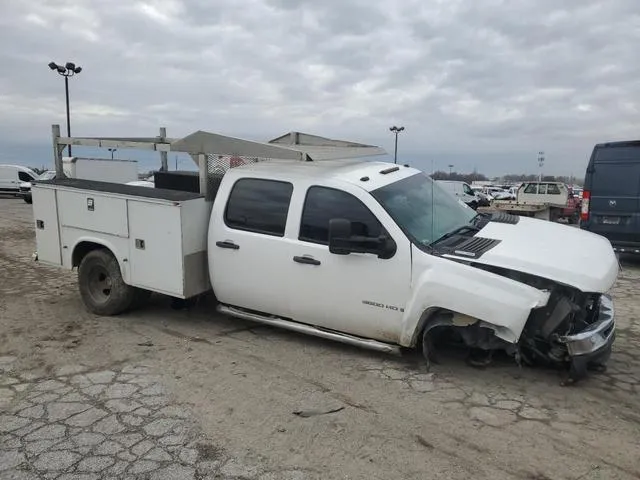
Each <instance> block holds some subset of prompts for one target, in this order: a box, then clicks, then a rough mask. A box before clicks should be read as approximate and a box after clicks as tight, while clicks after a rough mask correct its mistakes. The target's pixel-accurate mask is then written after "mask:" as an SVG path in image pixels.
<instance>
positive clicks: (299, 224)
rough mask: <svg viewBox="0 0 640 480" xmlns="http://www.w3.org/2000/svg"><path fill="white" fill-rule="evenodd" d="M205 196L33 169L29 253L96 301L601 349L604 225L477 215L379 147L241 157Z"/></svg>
mask: <svg viewBox="0 0 640 480" xmlns="http://www.w3.org/2000/svg"><path fill="white" fill-rule="evenodd" d="M213 196H214V199H213V201H208V200H207V197H206V196H203V195H200V194H198V193H192V192H180V191H174V190H165V189H157V188H154V189H151V188H144V187H136V186H130V185H118V184H113V183H101V182H89V181H84V180H77V179H56V180H54V181H53V182H46V183H35V184H34V186H33V200H34V201H33V204H34V223H35V226H36V230H35V232H36V240H37V248H38V250H37V257H38V259H39V261H41V262H44V263H47V264H50V265H57V266H60V267H64V268H67V269H73V268H76V267H78V286H79V290H80V295H81V297H82V299H83V302H84V304H85V305H86V307H87V309H88V310H90V311H91V312H93V313H95V314H98V315H116V314H119V313H121V312H124V311H126V310H127V309H130V308H132V307H133V306H134V305H139V304H140V300H141V299H142V298H144V296H145V294H148V292H150V291H154V292H158V293H161V294H165V295H170V296H172V297H175V298H178V299H188V298H194V297H195V296H197V295H199V294H201V293H203V292H206V291H209V290H213V293H214V296H215V298H216V300H217V301H218V302H219V303H218V307H217V309H218V311H219V312H221V313H223V314H226V315H229V316H232V317H236V318H241V319H245V320H251V321H254V322H260V323H263V324H266V325H272V326H276V327H280V328H286V329H290V330H294V331H297V332H301V333H306V334H310V335H315V336H319V337H323V338H327V339H332V340H338V341H342V342H345V343H349V344H352V345H358V346H363V347H369V348H375V349H378V350H381V351H386V352H391V351H395V352H397V351H398V350H399V347H407V348H417V349H418V350H419V351H421V352H423V354H424V355H425V357H426V358H427V360H428V359H430V358H432V356H433V352H434V349H436V348H437V346H438V345H440V343H439V339H444V338H457V339H459V340H460V341H461V342H462V343H463V344H465V345H466V346H467V347H468V348H469V349H470V350H471V351H477V350H481V351H483V352H487V351H488V352H491V351H493V350H505V351H506V352H508V353H509V354H511V355H513V356H517V358H518V359H519V360H522V361H524V362H544V363H550V364H554V365H558V366H563V367H565V368H567V369H568V370H569V372H570V373H569V375H570V378H571V379H577V378H579V377H581V376H582V375H584V374H586V371H587V367H589V366H602V365H603V364H604V363H605V362H606V360H607V358H608V357H609V354H610V352H611V347H612V344H613V341H614V338H615V332H614V331H615V320H614V314H613V308H612V301H611V299H610V298H609V297H608V296H607V292H608V291H609V290H610V288H611V287H612V285H613V284H614V282H615V280H616V277H617V275H618V262H617V259H616V257H615V254H614V252H613V250H612V248H611V245H610V244H609V242H608V241H607V240H606V239H604V238H602V237H600V236H598V235H592V234H589V233H587V232H583V231H581V230H578V229H573V228H568V227H566V226H562V225H558V224H553V223H550V222H542V221H538V220H535V219H531V218H524V217H522V218H521V217H516V216H511V215H505V214H500V215H497V216H490V215H485V214H476V213H475V212H474V211H473V210H471V209H470V208H468V207H466V206H464V205H461V202H460V201H459V200H457V199H456V198H455V197H454V196H453V195H451V194H450V193H448V192H446V191H445V190H444V189H442V188H439V187H438V186H436V185H435V184H434V181H433V180H432V179H431V178H430V177H429V176H428V175H426V174H424V173H422V172H420V171H418V170H416V169H414V168H411V167H403V166H399V165H394V164H388V163H381V162H370V161H360V162H349V163H344V162H335V161H310V162H295V163H293V164H291V163H289V164H288V163H287V162H268V161H265V162H259V163H254V164H249V165H245V166H241V167H237V168H231V169H230V170H228V171H227V172H226V173H225V174H224V176H223V177H222V179H221V181H220V183H219V184H216V189H215V191H214V192H213ZM587 258H588V259H589V261H588V262H586V261H585V259H587ZM443 333H445V334H446V333H448V335H444V336H443V335H442V334H443Z"/></svg>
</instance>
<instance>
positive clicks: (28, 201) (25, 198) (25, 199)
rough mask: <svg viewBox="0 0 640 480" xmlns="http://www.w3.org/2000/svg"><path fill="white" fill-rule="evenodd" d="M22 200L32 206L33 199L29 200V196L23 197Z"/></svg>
mask: <svg viewBox="0 0 640 480" xmlns="http://www.w3.org/2000/svg"><path fill="white" fill-rule="evenodd" d="M22 198H23V199H24V201H25V202H26V203H28V204H32V203H33V198H31V195H25V196H24V197H22Z"/></svg>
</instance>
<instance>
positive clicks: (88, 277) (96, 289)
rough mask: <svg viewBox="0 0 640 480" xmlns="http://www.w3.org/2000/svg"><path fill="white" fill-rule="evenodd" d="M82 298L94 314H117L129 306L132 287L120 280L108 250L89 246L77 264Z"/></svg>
mask: <svg viewBox="0 0 640 480" xmlns="http://www.w3.org/2000/svg"><path fill="white" fill-rule="evenodd" d="M78 286H79V288H80V295H81V296H82V301H83V302H84V304H85V306H86V307H87V309H89V311H91V312H92V313H95V314H96V315H117V314H119V313H122V312H124V311H125V310H127V309H128V308H130V307H131V306H132V304H133V301H134V299H135V297H136V290H135V289H134V288H133V287H131V286H129V285H127V284H126V283H124V280H123V279H122V274H121V272H120V266H119V265H118V261H117V260H116V259H115V257H114V256H113V254H112V253H111V252H109V251H108V250H104V249H100V250H92V251H91V252H89V253H87V255H86V256H85V257H84V258H83V259H82V262H81V263H80V268H78Z"/></svg>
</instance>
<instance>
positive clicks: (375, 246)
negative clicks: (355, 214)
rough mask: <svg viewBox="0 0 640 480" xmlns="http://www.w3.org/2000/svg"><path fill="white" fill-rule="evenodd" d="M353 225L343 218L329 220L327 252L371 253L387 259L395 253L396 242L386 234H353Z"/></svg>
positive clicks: (339, 253) (347, 253) (346, 253)
mask: <svg viewBox="0 0 640 480" xmlns="http://www.w3.org/2000/svg"><path fill="white" fill-rule="evenodd" d="M352 232H353V225H352V223H351V222H350V221H349V220H346V219H344V218H334V219H331V220H329V252H331V253H333V254H335V255H349V254H350V253H371V254H374V255H377V256H378V258H382V259H387V258H391V257H393V256H394V255H395V253H396V250H397V245H396V242H395V241H394V240H393V239H392V238H391V237H388V236H386V235H381V236H379V237H366V236H362V235H353V233H352Z"/></svg>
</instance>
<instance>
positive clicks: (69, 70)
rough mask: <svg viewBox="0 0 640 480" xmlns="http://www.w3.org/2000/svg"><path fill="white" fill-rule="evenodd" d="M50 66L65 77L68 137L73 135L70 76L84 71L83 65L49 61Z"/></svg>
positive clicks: (69, 146)
mask: <svg viewBox="0 0 640 480" xmlns="http://www.w3.org/2000/svg"><path fill="white" fill-rule="evenodd" d="M49 68H50V69H51V70H54V71H56V72H58V74H59V75H62V76H63V77H64V93H65V97H66V100H67V137H71V119H70V117H69V77H73V76H74V75H76V74H77V73H80V72H81V71H82V67H79V66H77V65H76V64H75V63H73V62H67V63H66V64H64V65H58V64H57V63H56V62H51V63H49ZM68 148H69V149H68V152H69V156H71V145H68Z"/></svg>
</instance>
